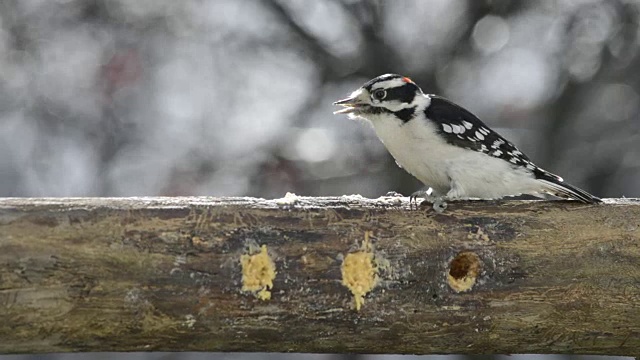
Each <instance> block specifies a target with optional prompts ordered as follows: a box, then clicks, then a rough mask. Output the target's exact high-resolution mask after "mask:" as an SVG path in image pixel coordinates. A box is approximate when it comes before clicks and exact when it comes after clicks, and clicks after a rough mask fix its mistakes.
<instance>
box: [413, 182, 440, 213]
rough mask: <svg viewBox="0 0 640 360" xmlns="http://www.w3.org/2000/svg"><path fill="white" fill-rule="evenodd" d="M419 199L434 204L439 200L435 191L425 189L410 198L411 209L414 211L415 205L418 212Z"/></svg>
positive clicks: (428, 188)
mask: <svg viewBox="0 0 640 360" xmlns="http://www.w3.org/2000/svg"><path fill="white" fill-rule="evenodd" d="M418 198H422V199H424V200H425V201H427V202H429V203H434V202H435V201H436V200H437V197H436V196H434V195H433V189H432V188H430V187H425V188H422V189H420V190H418V191H416V192H414V193H413V194H411V195H410V196H409V209H411V210H413V205H414V204H415V206H416V210H418V206H419V204H418ZM420 204H422V203H420Z"/></svg>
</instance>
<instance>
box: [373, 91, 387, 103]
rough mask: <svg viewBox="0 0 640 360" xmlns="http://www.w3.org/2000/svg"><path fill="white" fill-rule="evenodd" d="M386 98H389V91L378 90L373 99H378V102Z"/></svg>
mask: <svg viewBox="0 0 640 360" xmlns="http://www.w3.org/2000/svg"><path fill="white" fill-rule="evenodd" d="M386 97H387V91H386V90H382V89H378V90H376V91H374V92H373V98H374V99H376V100H382V99H384V98H386Z"/></svg>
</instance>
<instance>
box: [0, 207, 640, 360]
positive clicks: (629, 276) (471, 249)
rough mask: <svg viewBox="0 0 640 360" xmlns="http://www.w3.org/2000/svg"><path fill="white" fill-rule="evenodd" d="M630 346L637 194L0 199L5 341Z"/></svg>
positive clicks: (618, 350)
mask: <svg viewBox="0 0 640 360" xmlns="http://www.w3.org/2000/svg"><path fill="white" fill-rule="evenodd" d="M77 351H80V352H88V351H267V352H272V351H282V352H289V351H295V352H334V353H341V352H358V353H394V354H447V353H458V354H460V353H467V354H488V353H502V354H510V353H562V354H606V355H637V354H639V353H640V201H639V200H637V199H636V200H633V199H618V200H613V199H610V200H607V201H606V204H602V205H583V204H578V203H575V202H569V201H553V202H549V201H499V202H494V201H468V202H459V203H451V204H450V205H449V208H448V209H447V210H446V212H445V213H443V214H436V213H434V212H433V211H432V210H430V209H421V210H418V211H416V210H413V211H411V210H409V207H408V203H407V201H406V198H390V197H385V198H380V199H374V200H371V199H364V198H361V197H359V196H351V197H339V198H299V197H295V196H288V197H285V198H283V199H278V200H262V199H252V198H207V197H197V198H86V199H15V198H12V199H0V352H1V353H40V352H77Z"/></svg>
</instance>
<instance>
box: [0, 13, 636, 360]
mask: <svg viewBox="0 0 640 360" xmlns="http://www.w3.org/2000/svg"><path fill="white" fill-rule="evenodd" d="M639 45H640V1H631V0H557V1H551V0H548V1H536V2H532V1H511V0H493V1H492V0H429V1H426V0H423V1H400V0H395V1H356V0H325V1H305V0H215V1H214V0H212V1H206V0H182V1H175V0H1V1H0V196H138V195H168V196H178V195H211V196H221V195H225V196H244V195H249V196H259V197H267V198H272V197H281V196H283V195H284V194H285V193H286V192H294V193H296V194H299V195H342V194H362V195H363V196H367V197H377V196H380V195H383V194H385V193H386V192H388V191H390V190H395V191H398V192H401V193H403V194H405V195H406V194H410V193H411V192H413V191H415V190H417V189H418V188H419V187H420V184H419V183H418V182H417V181H416V180H414V179H413V178H412V177H411V176H409V175H407V174H406V173H404V171H403V170H401V169H399V168H398V167H397V166H396V165H395V163H394V161H393V159H392V158H391V157H390V156H389V155H388V153H387V152H386V150H385V149H384V148H383V146H382V145H381V143H380V142H379V141H378V140H377V138H376V137H375V134H374V133H373V131H372V130H371V129H370V128H369V127H368V126H363V124H361V123H359V122H356V121H350V120H347V119H346V116H334V115H332V111H333V110H334V109H333V107H332V105H331V103H332V102H333V101H335V100H337V99H339V98H342V97H344V96H345V95H347V94H349V93H350V92H351V91H353V90H355V89H356V88H357V87H359V86H360V85H362V83H364V82H365V81H367V80H368V79H370V78H373V77H375V76H377V75H380V74H383V73H388V72H393V73H400V74H403V75H406V76H409V77H411V78H412V79H413V80H414V81H415V82H416V83H418V84H419V85H420V86H421V87H422V88H423V90H424V91H425V92H428V93H437V94H440V95H443V96H446V97H448V98H450V99H452V100H454V101H456V102H458V103H460V104H462V105H463V106H465V107H466V108H468V109H469V110H471V111H472V112H474V113H476V114H477V115H479V116H480V118H481V119H483V120H484V121H485V122H486V123H488V124H489V125H490V126H492V127H494V128H495V129H497V130H498V131H499V132H501V133H502V134H503V135H505V136H506V137H507V138H509V139H510V140H512V141H513V142H514V143H516V144H517V145H518V146H519V147H520V148H521V149H522V150H523V151H524V152H526V153H527V154H528V155H529V156H530V157H531V158H532V160H534V162H536V163H537V164H539V165H541V166H542V167H544V168H546V169H548V170H550V171H552V172H555V173H558V174H560V175H561V176H563V177H564V178H565V179H566V180H567V181H569V182H571V183H573V184H575V185H578V186H580V187H583V188H585V189H586V190H588V191H590V192H592V193H594V194H596V195H599V196H603V197H622V196H627V197H638V196H640V186H638V183H639V182H640V119H639V117H640V107H639V95H638V94H639V92H640V52H639ZM52 356H53V355H52ZM65 356H66V357H69V358H71V357H72V356H73V355H65ZM105 356H106V355H105ZM131 356H134V355H131ZM136 356H144V358H145V359H146V358H148V357H152V358H172V357H174V356H177V355H171V354H164V355H161V354H157V355H136ZM193 356H196V357H198V358H200V357H199V356H203V357H206V356H211V355H197V354H191V355H186V354H185V355H183V357H184V358H189V359H191V358H192V357H193ZM256 356H257V357H256ZM273 356H276V357H280V356H279V355H273ZM290 356H294V355H290ZM336 356H337V355H336ZM53 357H59V355H57V356H53ZM76 357H77V355H76ZM218 357H224V358H230V359H231V358H233V359H236V358H245V357H248V358H260V356H259V355H225V356H223V355H218ZM288 357H289V356H288ZM288 357H287V358H288ZM294 357H295V356H294ZM301 357H303V356H302V355H301ZM307 357H309V356H307ZM329 357H331V356H329ZM346 357H350V358H352V357H354V356H353V355H352V356H346ZM16 358H18V357H16ZM78 358H81V357H78ZM513 358H514V357H512V358H510V359H513ZM585 358H586V357H585ZM296 359H297V358H296Z"/></svg>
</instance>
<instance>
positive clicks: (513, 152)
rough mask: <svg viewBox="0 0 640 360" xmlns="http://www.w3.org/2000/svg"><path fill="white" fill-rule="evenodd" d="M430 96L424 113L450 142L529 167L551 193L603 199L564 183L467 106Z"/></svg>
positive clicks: (585, 199)
mask: <svg viewBox="0 0 640 360" xmlns="http://www.w3.org/2000/svg"><path fill="white" fill-rule="evenodd" d="M428 96H429V98H431V103H430V104H429V106H428V107H427V108H426V109H425V115H426V117H427V118H428V119H429V120H431V121H433V122H434V123H435V124H436V128H437V131H438V132H439V134H440V135H441V136H442V137H443V138H444V139H445V140H446V141H447V142H448V143H449V144H451V145H455V146H459V147H462V148H465V149H469V150H474V151H478V152H481V153H484V154H487V155H488V156H492V157H495V158H499V159H502V160H504V161H507V162H509V163H511V164H513V166H514V167H521V168H526V169H527V170H528V171H530V172H531V173H532V174H533V176H534V177H535V178H536V179H538V180H540V181H541V182H542V183H543V184H545V185H546V187H548V192H549V193H550V194H551V195H555V196H559V197H563V198H567V197H568V198H573V199H577V200H580V201H582V202H585V203H595V202H600V201H601V200H600V199H598V198H597V197H595V196H593V195H591V194H589V193H588V192H586V191H584V190H582V189H579V188H577V187H575V186H572V185H570V184H567V183H565V182H564V181H563V180H562V178H561V177H560V176H557V175H555V174H552V173H550V172H548V171H546V170H544V169H541V168H539V167H537V166H536V165H535V164H534V163H533V162H531V160H529V158H528V157H527V156H526V155H525V154H523V153H522V152H521V151H520V150H518V148H517V147H516V146H515V145H513V144H512V143H510V142H509V141H508V140H506V139H505V138H503V137H502V136H500V134H498V133H497V132H495V131H493V130H491V129H490V128H489V127H488V126H486V125H485V124H484V123H483V122H482V121H481V120H480V119H479V118H478V117H477V116H475V115H473V114H472V113H471V112H469V111H468V110H466V109H465V108H463V107H461V106H459V105H457V104H455V103H453V102H451V101H449V100H447V99H445V98H443V97H440V96H437V95H428Z"/></svg>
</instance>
